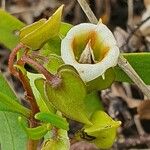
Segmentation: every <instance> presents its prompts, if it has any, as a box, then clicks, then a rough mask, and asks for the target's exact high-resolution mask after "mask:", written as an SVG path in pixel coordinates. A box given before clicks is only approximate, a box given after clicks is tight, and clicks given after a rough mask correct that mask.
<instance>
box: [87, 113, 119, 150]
mask: <svg viewBox="0 0 150 150" xmlns="http://www.w3.org/2000/svg"><path fill="white" fill-rule="evenodd" d="M91 122H92V123H93V126H85V127H84V132H85V133H86V134H87V135H89V136H91V137H94V139H93V140H92V141H91V142H92V143H94V144H96V146H97V147H98V148H102V149H108V148H110V147H111V146H112V144H113V142H114V141H115V138H116V132H117V128H118V127H119V126H120V124H121V122H120V121H114V120H113V119H112V118H111V117H109V116H108V115H107V114H106V113H105V112H103V111H97V112H95V113H94V114H93V115H92V117H91Z"/></svg>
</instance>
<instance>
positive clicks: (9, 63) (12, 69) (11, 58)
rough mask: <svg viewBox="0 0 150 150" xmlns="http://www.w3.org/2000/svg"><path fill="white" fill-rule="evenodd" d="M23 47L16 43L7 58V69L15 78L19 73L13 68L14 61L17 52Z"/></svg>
mask: <svg viewBox="0 0 150 150" xmlns="http://www.w3.org/2000/svg"><path fill="white" fill-rule="evenodd" d="M23 47H24V45H22V44H18V45H17V46H16V47H15V48H14V49H13V50H12V52H11V53H10V55H9V60H8V68H9V71H10V72H11V74H13V75H14V76H15V77H17V78H19V74H18V71H16V68H14V62H15V58H16V55H17V52H18V51H19V50H20V49H21V48H23Z"/></svg>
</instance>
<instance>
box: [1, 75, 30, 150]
mask: <svg viewBox="0 0 150 150" xmlns="http://www.w3.org/2000/svg"><path fill="white" fill-rule="evenodd" d="M0 92H1V93H3V94H6V95H7V96H8V97H10V98H11V99H13V100H14V101H15V100H16V101H17V97H16V95H15V94H14V92H13V91H12V89H11V88H10V86H9V85H8V83H7V81H6V80H5V78H4V77H3V76H2V74H1V73H0ZM26 142H27V137H26V134H25V133H24V131H23V130H22V129H21V128H20V126H19V124H18V115H17V114H14V113H11V112H0V144H1V149H2V150H20V149H21V150H26Z"/></svg>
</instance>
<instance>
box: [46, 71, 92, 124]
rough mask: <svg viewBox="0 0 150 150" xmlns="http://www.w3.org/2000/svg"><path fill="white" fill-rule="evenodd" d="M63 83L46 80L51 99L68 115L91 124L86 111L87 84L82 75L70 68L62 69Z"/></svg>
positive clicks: (60, 75)
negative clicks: (81, 77) (52, 82)
mask: <svg viewBox="0 0 150 150" xmlns="http://www.w3.org/2000/svg"><path fill="white" fill-rule="evenodd" d="M58 76H59V77H60V78H61V83H59V84H58V85H55V86H54V85H53V84H51V83H50V82H46V85H45V91H46V94H47V96H48V99H49V101H50V102H51V103H52V104H53V105H54V106H55V107H56V108H57V109H58V110H59V111H60V112H62V113H63V114H64V115H65V116H66V117H68V118H70V119H73V120H76V121H79V122H82V123H85V124H91V123H90V121H89V120H88V118H87V115H86V113H85V104H84V98H85V96H86V89H85V84H84V83H83V81H82V80H81V79H80V77H79V76H78V75H77V74H76V73H75V72H73V71H72V70H69V69H64V70H60V71H59V72H58Z"/></svg>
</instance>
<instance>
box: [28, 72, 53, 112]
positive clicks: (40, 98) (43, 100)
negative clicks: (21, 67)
mask: <svg viewBox="0 0 150 150" xmlns="http://www.w3.org/2000/svg"><path fill="white" fill-rule="evenodd" d="M27 76H28V78H29V79H30V85H31V88H32V91H33V94H34V96H35V99H36V102H37V104H38V106H39V109H40V111H41V112H55V109H54V108H53V106H52V105H51V104H50V103H49V102H48V100H47V97H46V96H45V92H44V86H45V85H44V81H45V80H44V79H43V78H44V76H43V75H41V74H34V73H30V72H27ZM41 77H43V78H41ZM36 80H37V81H36ZM35 81H36V85H35Z"/></svg>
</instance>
